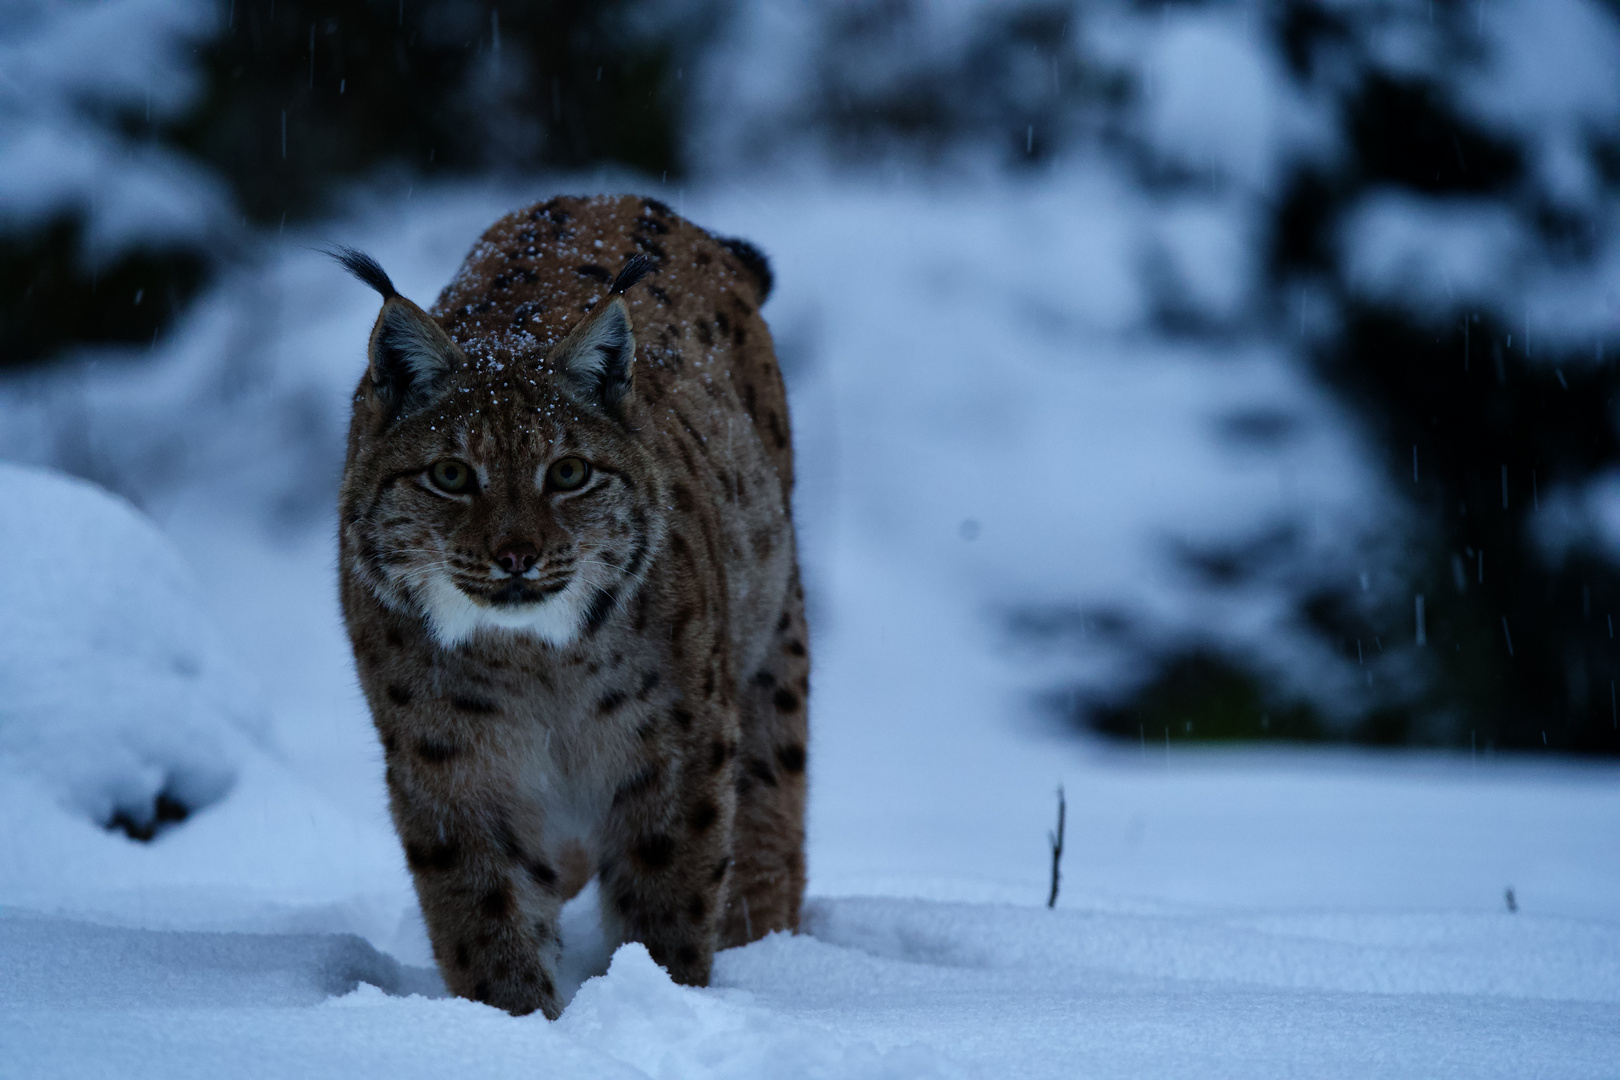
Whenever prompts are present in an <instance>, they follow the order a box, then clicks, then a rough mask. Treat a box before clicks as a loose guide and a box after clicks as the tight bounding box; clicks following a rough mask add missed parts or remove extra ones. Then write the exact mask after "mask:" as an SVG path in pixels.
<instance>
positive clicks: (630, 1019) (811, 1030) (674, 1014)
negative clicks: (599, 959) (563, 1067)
mask: <svg viewBox="0 0 1620 1080" xmlns="http://www.w3.org/2000/svg"><path fill="white" fill-rule="evenodd" d="M556 1027H557V1030H559V1031H560V1032H562V1033H563V1034H564V1035H565V1036H567V1037H568V1038H570V1039H572V1040H574V1041H576V1042H578V1043H580V1044H582V1045H584V1046H587V1047H589V1048H591V1049H594V1050H598V1051H600V1052H601V1053H603V1054H604V1055H608V1056H612V1057H616V1058H618V1059H619V1060H621V1061H623V1062H625V1063H626V1064H628V1065H631V1066H633V1067H634V1068H636V1069H639V1070H640V1071H641V1074H644V1075H647V1076H651V1077H669V1078H671V1080H674V1078H682V1080H685V1078H696V1077H733V1076H734V1077H758V1076H770V1077H776V1078H779V1080H793V1078H796V1077H805V1078H806V1080H808V1078H810V1077H834V1076H836V1077H841V1078H849V1080H860V1078H865V1077H870V1078H872V1080H878V1078H880V1077H895V1078H900V1077H919V1078H920V1077H930V1076H954V1075H958V1070H956V1069H955V1068H951V1067H947V1066H946V1065H945V1063H944V1062H942V1061H941V1060H939V1059H937V1058H936V1057H935V1055H934V1054H933V1053H932V1052H930V1051H928V1050H925V1049H923V1048H921V1047H909V1046H908V1047H901V1048H898V1049H895V1050H890V1051H882V1050H879V1049H878V1048H877V1047H875V1046H873V1045H871V1044H870V1043H866V1042H863V1041H856V1042H850V1041H849V1040H848V1039H846V1038H840V1037H839V1035H838V1033H836V1032H834V1031H832V1030H830V1029H826V1028H822V1027H820V1026H819V1025H814V1024H807V1023H804V1022H802V1021H798V1020H794V1019H792V1018H789V1017H786V1016H783V1015H782V1014H781V1013H779V1012H774V1011H772V1010H768V1009H766V1008H764V1007H762V1006H759V1005H756V1004H755V1003H754V997H753V995H752V994H750V993H748V992H746V991H742V990H724V991H722V990H692V989H688V988H686V987H680V986H676V985H675V984H674V983H673V982H672V981H671V980H670V977H669V975H668V973H666V972H665V971H664V969H663V968H661V967H659V966H658V965H657V964H656V963H654V962H653V958H652V956H651V955H650V954H649V953H648V952H647V949H646V947H645V946H643V945H640V944H638V943H631V944H628V945H624V946H621V947H620V948H619V950H618V951H617V952H616V953H614V954H613V964H612V966H611V967H609V968H608V972H607V974H606V975H604V976H602V977H601V978H598V979H592V980H591V981H589V982H587V983H586V984H585V985H584V986H582V987H580V990H579V993H578V994H576V995H575V997H574V1000H573V1002H571V1003H570V1004H569V1006H568V1009H567V1011H566V1012H564V1013H563V1015H562V1018H561V1019H560V1020H558V1021H557V1024H556Z"/></svg>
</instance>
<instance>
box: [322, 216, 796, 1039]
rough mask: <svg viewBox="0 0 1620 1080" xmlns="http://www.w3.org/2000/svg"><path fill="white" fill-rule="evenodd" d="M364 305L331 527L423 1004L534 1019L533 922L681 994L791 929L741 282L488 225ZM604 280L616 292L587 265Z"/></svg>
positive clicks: (544, 934)
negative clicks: (465, 244)
mask: <svg viewBox="0 0 1620 1080" xmlns="http://www.w3.org/2000/svg"><path fill="white" fill-rule="evenodd" d="M333 255H334V257H336V258H338V259H339V261H340V262H342V263H343V264H344V265H345V266H346V267H347V268H348V269H349V270H350V271H351V272H352V273H353V274H355V276H357V277H359V278H360V279H361V280H362V281H364V282H366V283H367V284H369V285H371V286H372V287H373V288H375V289H376V290H377V291H378V292H379V293H380V294H381V295H382V297H383V305H382V310H381V312H380V313H379V314H378V316H377V321H376V324H375V325H374V327H373V328H372V332H371V339H370V344H369V350H368V352H369V363H368V366H367V370H366V373H365V375H364V377H363V378H362V379H361V380H360V385H359V388H358V389H357V390H356V392H355V395H354V412H353V418H352V423H351V427H350V432H349V444H348V460H347V464H346V466H345V469H344V475H343V484H342V493H341V496H340V506H339V529H340V573H341V579H342V581H341V588H342V599H343V612H344V619H345V622H346V624H347V627H348V632H349V639H350V642H351V644H352V645H353V648H354V655H355V660H356V664H357V667H358V671H359V676H360V682H361V685H362V687H363V688H364V690H365V695H366V699H367V701H368V703H369V704H370V707H371V714H372V718H373V721H374V722H375V725H376V728H377V733H378V735H379V737H380V739H381V742H382V747H383V754H384V759H385V762H386V777H387V784H388V792H389V800H390V808H391V811H392V814H393V819H394V824H395V826H396V828H397V830H398V833H399V838H400V841H401V843H402V845H403V847H404V851H405V858H406V861H407V863H408V865H409V867H410V870H411V873H412V875H413V877H414V879H415V885H416V892H417V896H418V897H419V898H420V900H421V905H422V913H423V916H424V918H425V920H426V923H427V927H428V932H429V936H430V938H431V940H432V943H433V952H434V956H435V958H436V960H437V962H438V966H439V970H440V972H441V973H442V974H443V977H444V981H445V984H446V985H447V986H448V987H449V988H450V989H451V990H452V991H453V992H454V993H457V994H460V995H462V996H464V997H468V998H472V999H474V1000H477V1001H482V1002H486V1003H488V1004H490V1005H494V1006H497V1007H499V1008H502V1009H505V1010H507V1011H509V1012H511V1013H513V1014H524V1013H528V1012H532V1011H534V1010H539V1011H540V1012H542V1013H544V1014H545V1015H546V1016H548V1017H552V1018H555V1017H556V1016H557V1015H558V1013H559V1011H560V1009H561V1005H562V1003H561V1000H560V998H559V994H558V987H557V980H556V962H557V957H558V953H559V938H558V912H559V909H560V907H561V905H562V904H563V902H564V901H565V900H566V899H568V898H569V897H571V896H572V895H574V894H575V893H576V892H577V891H578V890H579V889H580V888H581V887H582V886H583V885H584V884H585V883H586V881H587V880H588V879H589V878H590V877H591V875H593V874H594V875H596V877H597V880H598V884H599V895H600V897H601V906H602V922H603V926H604V929H605V930H606V932H607V933H608V934H609V936H610V940H617V941H628V940H634V941H639V942H642V943H644V944H645V945H646V947H647V949H648V950H649V951H650V952H651V954H652V956H653V957H654V959H656V960H657V961H658V962H659V963H660V964H662V965H663V966H664V967H665V968H667V969H668V971H669V972H670V974H671V976H672V977H673V978H674V979H675V980H677V981H678V982H682V983H685V984H689V985H698V986H701V985H704V984H705V983H706V982H707V980H708V978H709V973H710V967H711V961H712V958H713V955H714V952H715V950H717V949H721V948H726V947H729V946H733V945H740V944H743V943H745V942H748V941H750V940H753V939H755V938H758V937H761V936H762V935H764V934H766V933H768V932H771V931H774V930H794V929H796V928H797V924H798V918H799V907H800V902H801V899H802V895H803V891H804V857H803V839H804V829H803V817H804V798H805V747H806V722H805V709H806V702H807V699H808V692H809V657H808V654H807V648H806V645H807V641H808V638H807V636H806V628H805V622H804V594H803V590H802V589H801V588H800V586H799V576H798V566H797V555H796V552H795V538H794V530H793V521H792V517H791V495H792V490H793V457H792V448H791V443H790V437H789V430H788V416H787V404H786V398H785V395H784V391H783V386H782V379H781V375H780V373H779V371H778V369H777V366H776V360H775V354H774V352H773V349H772V344H771V337H770V332H769V330H768V329H767V328H766V326H765V323H764V321H763V320H762V319H761V317H760V314H759V305H760V304H761V303H762V302H763V301H764V299H765V297H766V295H767V294H768V292H769V290H770V287H771V274H770V270H769V267H768V265H767V263H766V261H765V260H764V258H763V257H762V256H761V255H760V254H759V253H758V252H757V251H756V250H755V249H754V248H753V247H751V246H750V245H748V244H747V243H745V242H743V241H738V240H726V239H719V238H716V237H714V236H711V235H710V234H708V233H707V232H704V231H703V230H702V229H700V228H698V227H696V226H694V225H692V224H691V223H689V222H687V221H685V220H683V219H681V218H680V217H677V216H676V215H675V214H673V213H672V212H671V211H670V209H669V208H668V207H666V206H664V205H663V204H662V203H659V202H657V201H655V200H652V199H637V198H630V197H620V198H590V199H583V198H557V199H552V200H551V201H550V202H547V203H544V204H542V205H538V206H535V207H532V208H530V209H527V210H522V211H519V212H517V213H514V214H511V215H509V216H507V217H505V218H503V219H501V220H500V221H497V222H496V223H495V224H494V225H493V226H491V227H490V229H489V230H488V231H487V232H486V233H485V234H484V236H483V237H482V239H481V240H480V241H479V242H478V244H477V245H476V246H475V247H474V248H473V250H472V252H471V254H469V255H468V257H467V259H466V261H465V263H464V264H463V265H462V268H461V270H460V272H459V273H458V274H457V275H456V277H455V278H454V280H453V281H451V283H450V284H449V285H448V286H447V287H446V288H445V290H444V292H443V293H442V294H441V295H440V297H439V299H438V302H437V304H436V305H435V307H434V308H433V310H432V312H431V313H430V312H427V311H424V310H423V309H422V308H420V307H418V306H417V305H416V304H414V303H412V302H411V301H410V300H407V299H406V298H405V297H403V296H401V295H399V293H398V291H397V290H395V288H394V286H393V283H392V282H391V281H390V280H389V278H388V276H387V274H385V273H384V272H383V270H382V268H381V267H379V266H378V265H377V264H376V263H375V262H374V261H372V260H371V259H370V258H369V257H367V256H365V255H363V254H361V253H360V252H357V251H354V250H352V249H337V250H335V251H334V252H333ZM610 268H617V271H618V272H617V273H615V272H613V270H612V269H610Z"/></svg>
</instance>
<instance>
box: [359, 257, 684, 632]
mask: <svg viewBox="0 0 1620 1080" xmlns="http://www.w3.org/2000/svg"><path fill="white" fill-rule="evenodd" d="M334 255H335V257H337V258H338V259H339V261H341V262H342V263H343V264H344V265H345V266H346V267H347V268H348V269H349V270H350V271H351V272H353V273H354V274H355V275H356V276H357V277H359V278H361V279H362V280H364V281H366V282H367V283H368V284H370V285H372V286H373V287H374V288H376V289H377V291H378V292H380V293H381V294H382V295H383V297H384V304H383V308H382V311H381V313H380V314H379V315H378V316H377V322H376V324H375V326H374V327H373V330H372V334H371V342H370V348H369V353H370V364H369V367H368V371H367V375H366V377H365V378H364V379H363V380H362V381H361V386H360V388H359V390H358V391H357V392H356V394H355V400H354V412H355V416H354V424H353V428H352V431H351V434H350V440H351V445H350V456H351V460H352V462H353V464H352V465H351V467H350V469H349V471H348V474H347V475H346V478H345V482H344V486H345V489H346V490H345V498H344V506H345V511H346V512H345V519H344V521H343V523H342V528H343V529H344V531H345V538H346V540H348V541H349V542H350V544H351V548H350V549H351V550H353V551H354V552H356V553H357V555H358V559H357V566H358V568H359V570H360V573H361V574H362V576H363V577H364V579H365V584H366V585H367V586H368V587H370V588H371V590H372V591H373V592H374V593H376V595H377V596H378V597H379V598H380V599H381V600H383V602H384V603H386V604H388V605H389V606H390V607H393V608H394V609H395V610H402V611H414V612H416V613H419V614H421V615H423V616H425V617H426V619H427V622H428V624H429V626H430V628H431V630H432V633H433V635H434V637H435V638H436V639H437V640H438V641H439V643H440V644H441V645H443V646H445V647H451V646H454V645H456V644H459V643H460V642H462V641H465V640H467V639H468V638H470V637H472V636H473V635H474V634H476V633H478V632H480V631H496V632H501V631H505V632H515V633H523V634H529V635H532V636H534V637H536V638H539V639H540V640H542V641H545V642H548V643H550V644H552V645H558V646H561V645H566V644H568V643H569V642H571V641H573V640H574V639H575V638H576V637H578V636H579V634H580V633H581V631H582V630H584V629H585V628H587V627H589V626H591V625H592V624H593V623H599V622H600V621H601V620H603V619H605V618H606V617H607V616H608V614H610V613H611V611H612V609H613V606H614V604H615V602H616V599H617V598H618V597H620V596H622V595H625V594H626V593H627V592H629V591H631V590H630V589H629V588H628V586H631V585H632V584H633V582H634V581H635V579H636V578H637V577H638V576H639V575H641V574H642V573H643V572H644V571H645V568H646V567H647V565H648V563H649V561H650V560H651V557H652V556H653V555H654V554H655V552H656V550H657V548H658V547H659V545H660V542H661V539H662V535H663V532H664V522H663V508H664V506H665V503H666V502H667V500H666V499H665V498H664V497H663V493H662V490H661V484H660V482H659V471H658V469H657V468H656V467H655V463H654V462H653V461H652V460H651V457H650V455H649V454H648V452H647V449H646V447H645V445H644V444H643V443H642V442H641V441H640V440H638V439H637V438H636V437H635V430H636V420H637V414H638V411H639V409H640V408H641V406H640V405H639V404H638V402H637V401H636V400H635V396H634V395H633V394H632V393H631V384H632V371H631V367H632V362H633V359H634V355H635V336H634V333H633V329H632V327H631V324H630V316H629V312H628V310H627V309H626V307H625V304H624V301H623V300H622V299H620V294H622V293H623V292H624V291H625V290H626V289H628V288H630V287H631V286H633V285H635V284H636V283H637V282H638V281H639V280H640V279H641V278H642V276H644V275H645V274H646V272H647V271H648V269H649V264H648V263H647V261H646V260H645V259H644V258H642V257H639V256H638V257H636V258H634V259H631V260H630V261H629V262H628V263H627V264H626V265H625V267H624V269H623V270H622V271H621V272H620V273H619V275H618V277H617V278H616V279H615V280H614V281H613V283H612V285H611V287H610V288H609V289H608V295H607V296H606V297H605V298H604V301H603V302H601V303H598V304H597V305H596V306H595V307H594V308H593V309H592V310H591V311H590V312H589V313H588V314H586V315H585V316H584V317H583V318H581V319H580V320H579V321H578V322H577V323H576V324H575V325H574V326H573V328H572V329H571V330H570V331H569V332H568V333H567V334H566V335H565V336H563V337H562V338H561V340H558V341H555V342H553V343H546V342H536V341H535V340H534V339H533V337H532V336H529V335H521V336H522V337H523V338H524V339H525V340H522V341H511V342H502V343H492V342H489V341H465V342H457V341H453V340H452V339H451V338H450V337H449V335H448V334H446V333H445V331H444V329H443V328H442V327H441V326H440V324H439V322H438V321H437V320H435V319H434V318H433V316H431V315H429V314H428V313H427V312H425V311H423V310H422V309H421V308H420V307H418V306H417V305H416V304H414V303H412V302H411V301H409V300H407V299H405V298H404V297H403V296H400V295H399V293H398V292H397V291H396V290H395V289H394V286H393V283H392V282H391V281H389V279H388V276H387V275H386V274H385V273H383V271H382V269H381V267H379V266H378V265H377V264H376V263H375V262H373V261H372V260H371V259H370V258H368V257H367V256H365V255H362V254H361V253H359V252H355V251H351V250H347V249H339V250H338V251H336V252H334Z"/></svg>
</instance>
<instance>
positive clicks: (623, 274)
mask: <svg viewBox="0 0 1620 1080" xmlns="http://www.w3.org/2000/svg"><path fill="white" fill-rule="evenodd" d="M655 269H657V268H656V267H655V266H654V265H653V261H652V260H651V259H649V258H648V257H647V256H646V255H645V254H644V253H642V252H639V251H638V252H637V253H636V254H634V255H632V256H630V258H629V259H628V260H626V262H625V264H624V266H623V268H622V269H620V270H619V274H618V276H617V277H615V278H614V279H613V284H611V285H609V286H608V295H609V296H618V295H620V294H621V293H623V292H624V291H625V290H626V289H628V288H630V287H631V286H632V285H634V284H635V283H636V282H638V281H640V280H641V279H642V278H644V277H646V276H647V275H648V274H650V273H652V272H653V271H654V270H655Z"/></svg>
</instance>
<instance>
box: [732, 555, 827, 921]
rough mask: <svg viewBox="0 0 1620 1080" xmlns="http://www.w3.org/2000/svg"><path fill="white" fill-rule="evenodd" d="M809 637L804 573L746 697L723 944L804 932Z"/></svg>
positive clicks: (748, 687) (743, 702) (780, 618)
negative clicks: (802, 586) (801, 586)
mask: <svg viewBox="0 0 1620 1080" xmlns="http://www.w3.org/2000/svg"><path fill="white" fill-rule="evenodd" d="M808 641H809V637H808V636H807V634H806V629H805V622H804V597H803V595H802V592H801V590H800V589H799V588H798V581H797V576H795V580H794V582H793V583H792V585H791V586H790V588H789V593H788V599H787V602H786V604H785V605H784V607H783V611H782V613H781V615H780V616H779V617H778V619H777V621H776V623H775V629H774V631H773V633H772V637H771V645H770V648H769V651H768V652H767V654H766V657H765V663H764V664H763V665H762V666H761V667H760V669H759V670H758V671H756V672H754V673H753V675H752V676H751V677H750V678H749V679H748V685H747V689H746V691H745V693H744V694H743V698H742V739H741V745H740V747H739V751H740V752H739V757H738V762H737V773H736V787H737V828H736V833H737V840H736V844H737V847H736V851H737V858H736V867H735V869H734V871H733V875H732V881H731V888H730V890H729V892H728V903H727V908H726V912H725V919H724V920H723V922H722V924H721V927H720V947H721V948H730V947H732V946H734V945H744V944H747V943H748V942H750V941H753V940H755V939H757V938H761V937H764V936H765V935H766V934H768V933H770V932H771V931H773V930H797V929H798V928H799V907H800V905H801V904H802V903H803V901H804V879H805V871H804V801H805V753H806V748H807V735H808V731H807V727H806V717H805V714H806V708H807V706H808V704H809V702H808V696H809V692H810V656H809V651H808V648H807V643H808Z"/></svg>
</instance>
